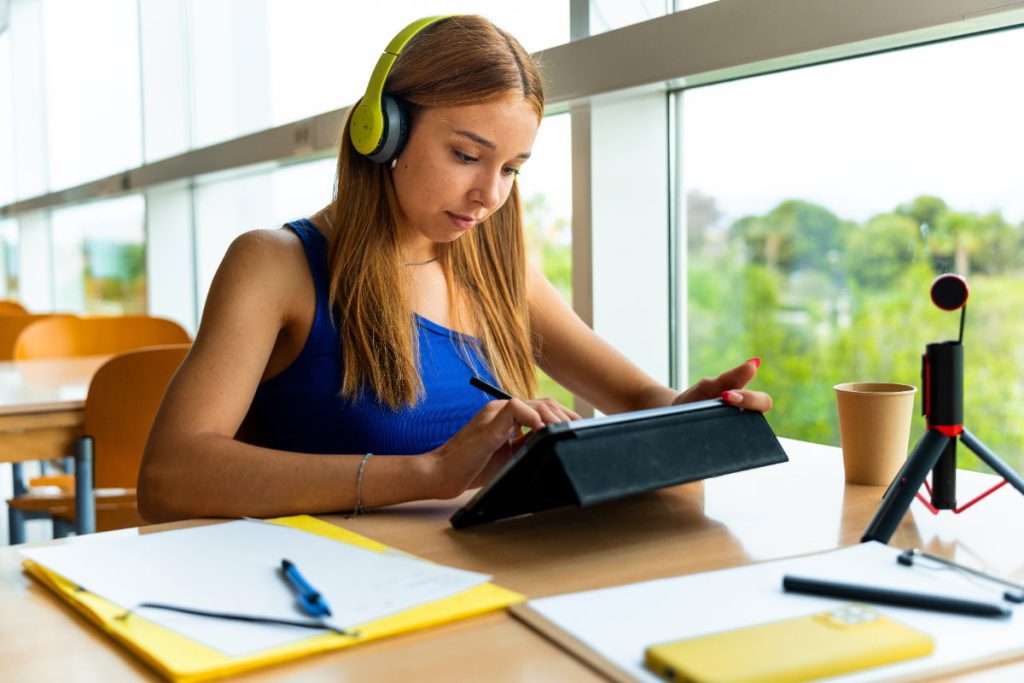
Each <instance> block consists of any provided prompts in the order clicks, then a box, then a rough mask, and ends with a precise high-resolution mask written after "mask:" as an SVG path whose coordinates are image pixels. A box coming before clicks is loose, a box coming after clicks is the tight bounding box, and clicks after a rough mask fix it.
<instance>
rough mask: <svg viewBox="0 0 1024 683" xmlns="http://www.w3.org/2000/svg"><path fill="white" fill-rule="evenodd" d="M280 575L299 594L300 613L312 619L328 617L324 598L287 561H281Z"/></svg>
mask: <svg viewBox="0 0 1024 683" xmlns="http://www.w3.org/2000/svg"><path fill="white" fill-rule="evenodd" d="M281 575H282V576H283V577H284V578H285V580H286V581H288V583H290V584H291V585H292V586H293V587H294V588H295V590H296V592H298V594H299V605H300V606H301V607H302V611H303V612H305V613H306V614H308V615H310V616H312V617H329V616H331V608H330V607H328V606H327V601H326V600H324V596H322V595H320V593H319V592H318V591H317V590H316V589H315V588H313V587H312V586H310V585H309V583H307V582H306V579H305V578H303V576H302V574H300V573H299V569H298V567H296V566H295V565H294V564H292V563H291V562H289V561H288V560H281Z"/></svg>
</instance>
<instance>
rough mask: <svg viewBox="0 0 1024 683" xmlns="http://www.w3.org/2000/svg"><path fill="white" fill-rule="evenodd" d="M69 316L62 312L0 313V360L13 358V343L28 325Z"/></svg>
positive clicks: (69, 316)
mask: <svg viewBox="0 0 1024 683" xmlns="http://www.w3.org/2000/svg"><path fill="white" fill-rule="evenodd" d="M56 317H62V318H71V317H73V316H71V315H67V314H64V313H23V314H21V315H0V360H13V359H14V344H15V342H17V341H18V335H20V334H21V333H22V331H23V330H24V329H25V328H26V327H28V326H29V325H31V324H33V323H35V322H38V321H39V320H46V319H47V318H56Z"/></svg>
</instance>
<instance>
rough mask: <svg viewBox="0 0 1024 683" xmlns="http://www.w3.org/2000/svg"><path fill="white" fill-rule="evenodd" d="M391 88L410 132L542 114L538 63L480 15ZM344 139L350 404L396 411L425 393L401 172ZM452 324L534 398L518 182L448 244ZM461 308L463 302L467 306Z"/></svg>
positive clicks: (337, 234) (419, 54) (436, 41)
mask: <svg viewBox="0 0 1024 683" xmlns="http://www.w3.org/2000/svg"><path fill="white" fill-rule="evenodd" d="M385 88H386V90H387V91H388V92H390V93H391V94H393V95H395V96H397V97H399V98H401V99H402V100H403V101H404V102H405V103H406V104H407V105H408V107H409V115H410V118H411V120H412V123H411V125H412V126H415V120H416V113H417V112H418V111H419V110H421V109H422V108H425V107H438V106H445V107H449V106H461V105H470V104H481V103H487V102H493V101H496V100H500V99H504V98H507V97H509V96H510V95H520V96H522V97H523V98H524V99H525V100H526V101H527V102H528V103H529V104H530V105H531V106H533V107H534V109H535V110H536V112H537V117H538V119H539V118H540V117H541V116H543V111H544V92H543V85H542V82H541V76H540V73H539V71H538V69H537V66H536V64H534V62H533V60H532V59H531V58H530V56H529V54H528V53H527V52H526V51H525V50H524V49H523V47H522V46H521V45H520V44H519V42H518V41H517V40H516V39H515V38H513V37H512V36H510V35H509V34H508V33H506V32H504V31H502V30H501V29H499V28H497V27H496V26H494V25H493V24H492V23H490V22H489V21H487V20H486V19H483V18H482V17H477V16H457V17H452V18H449V19H443V20H441V21H439V22H437V23H435V24H432V25H430V26H428V27H427V28H425V29H423V30H422V31H421V32H420V33H418V34H417V35H416V36H415V37H414V38H413V39H412V40H411V41H410V42H409V43H408V44H407V45H406V46H405V48H404V49H403V50H402V52H401V54H400V56H399V57H398V59H397V60H396V62H395V64H394V66H393V67H392V69H391V72H390V74H389V75H388V79H387V81H386V83H385ZM349 125H350V121H346V122H345V126H344V129H343V130H342V142H341V151H340V154H339V156H338V175H337V185H336V188H335V195H334V202H333V204H332V206H331V209H330V212H329V216H330V223H331V226H332V230H331V234H330V236H329V240H328V259H329V271H330V292H331V295H330V299H331V308H332V310H334V311H336V313H337V315H338V319H339V321H340V325H339V326H340V328H341V329H340V333H341V345H342V372H343V379H342V387H341V394H342V396H345V397H348V398H355V397H356V396H358V395H359V394H361V393H362V392H364V391H365V390H371V391H372V392H373V393H375V394H376V395H377V397H378V398H379V399H380V400H381V401H382V402H383V403H384V404H386V405H388V406H390V407H391V408H392V409H396V410H397V409H399V408H401V407H402V406H410V405H414V404H415V403H416V401H417V400H418V399H419V397H420V396H421V395H422V393H423V383H422V381H421V379H420V375H419V372H418V371H417V368H416V360H417V353H418V348H417V334H416V328H415V322H414V319H413V317H412V306H411V303H410V296H409V292H408V291H407V287H406V278H405V275H404V274H403V273H402V272H401V271H402V266H401V256H400V253H399V247H398V234H399V232H398V223H397V219H396V216H397V215H398V204H397V199H396V196H395V190H394V185H393V184H392V179H391V173H390V170H389V169H388V168H386V167H385V166H384V165H381V164H376V163H374V162H372V161H370V160H369V159H367V158H366V157H363V156H362V155H360V154H358V153H357V152H356V151H355V149H354V148H353V147H352V143H351V142H350V140H349V132H348V131H349ZM438 254H439V261H440V262H441V265H442V267H443V268H444V271H445V276H446V279H447V282H448V290H449V306H450V309H451V311H452V320H458V313H459V310H460V309H461V308H463V307H464V308H465V310H466V312H467V313H468V314H469V315H471V316H472V317H473V323H474V327H475V328H476V331H477V333H478V335H479V338H480V340H481V342H482V344H483V348H482V351H483V353H484V356H485V357H486V359H487V361H488V363H489V364H490V369H491V371H492V372H493V373H494V376H495V379H497V380H498V382H500V383H501V385H502V386H503V387H505V389H506V390H507V391H509V392H510V393H512V394H514V395H518V396H522V397H531V396H533V394H534V392H535V390H536V377H535V375H534V370H533V350H532V345H531V342H530V322H529V315H528V311H527V303H526V276H525V264H526V251H525V246H524V237H523V220H522V207H521V205H520V200H519V191H518V188H517V187H516V183H513V185H512V190H511V193H510V194H509V197H508V200H507V201H506V202H505V204H504V205H503V206H502V207H501V208H500V209H498V210H497V211H495V212H494V214H493V215H491V216H490V217H489V218H488V219H487V220H486V221H483V222H482V223H480V224H479V225H477V226H476V227H475V228H474V229H473V231H472V232H471V233H470V234H468V235H463V236H462V237H460V238H458V239H456V240H455V241H454V242H451V243H448V244H441V245H438ZM459 304H462V305H461V306H460V305H459Z"/></svg>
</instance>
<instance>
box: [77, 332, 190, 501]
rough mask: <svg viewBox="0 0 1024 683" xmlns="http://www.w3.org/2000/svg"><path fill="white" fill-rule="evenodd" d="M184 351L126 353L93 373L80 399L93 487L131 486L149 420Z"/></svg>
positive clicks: (178, 346) (166, 349)
mask: <svg viewBox="0 0 1024 683" xmlns="http://www.w3.org/2000/svg"><path fill="white" fill-rule="evenodd" d="M190 347H191V345H190V344H168V345H164V346H149V347H146V348H142V349H137V350H134V351H127V352H125V353H121V354H118V355H116V356H114V357H113V358H111V359H110V360H108V361H107V362H106V363H104V364H103V365H102V366H101V367H100V369H99V370H97V371H96V374H95V375H93V378H92V381H91V382H89V393H88V395H87V396H86V399H85V434H86V436H91V437H92V438H93V441H94V444H93V447H94V449H95V451H94V452H95V458H96V459H95V461H94V464H93V479H94V481H95V485H96V488H127V489H134V488H135V485H136V481H137V480H138V478H139V467H140V465H141V463H142V451H143V449H144V448H145V446H146V439H147V438H148V437H149V430H150V427H152V426H153V418H155V417H156V411H157V409H158V408H159V407H160V402H161V401H162V400H163V397H164V392H165V391H166V390H167V385H168V384H169V383H170V381H171V378H172V377H174V373H175V372H176V371H177V370H178V366H180V365H181V361H182V360H183V359H184V358H185V354H187V353H188V350H189V348H190Z"/></svg>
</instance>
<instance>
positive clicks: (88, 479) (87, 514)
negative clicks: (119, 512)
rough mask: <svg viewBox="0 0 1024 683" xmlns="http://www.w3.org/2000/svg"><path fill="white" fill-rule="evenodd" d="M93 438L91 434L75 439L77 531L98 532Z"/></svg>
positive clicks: (85, 532) (82, 532)
mask: <svg viewBox="0 0 1024 683" xmlns="http://www.w3.org/2000/svg"><path fill="white" fill-rule="evenodd" d="M92 465H93V440H92V437H90V436H81V437H79V438H77V439H75V532H76V533H77V534H79V535H81V534H92V533H95V532H96V500H95V499H94V497H93V487H92Z"/></svg>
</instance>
